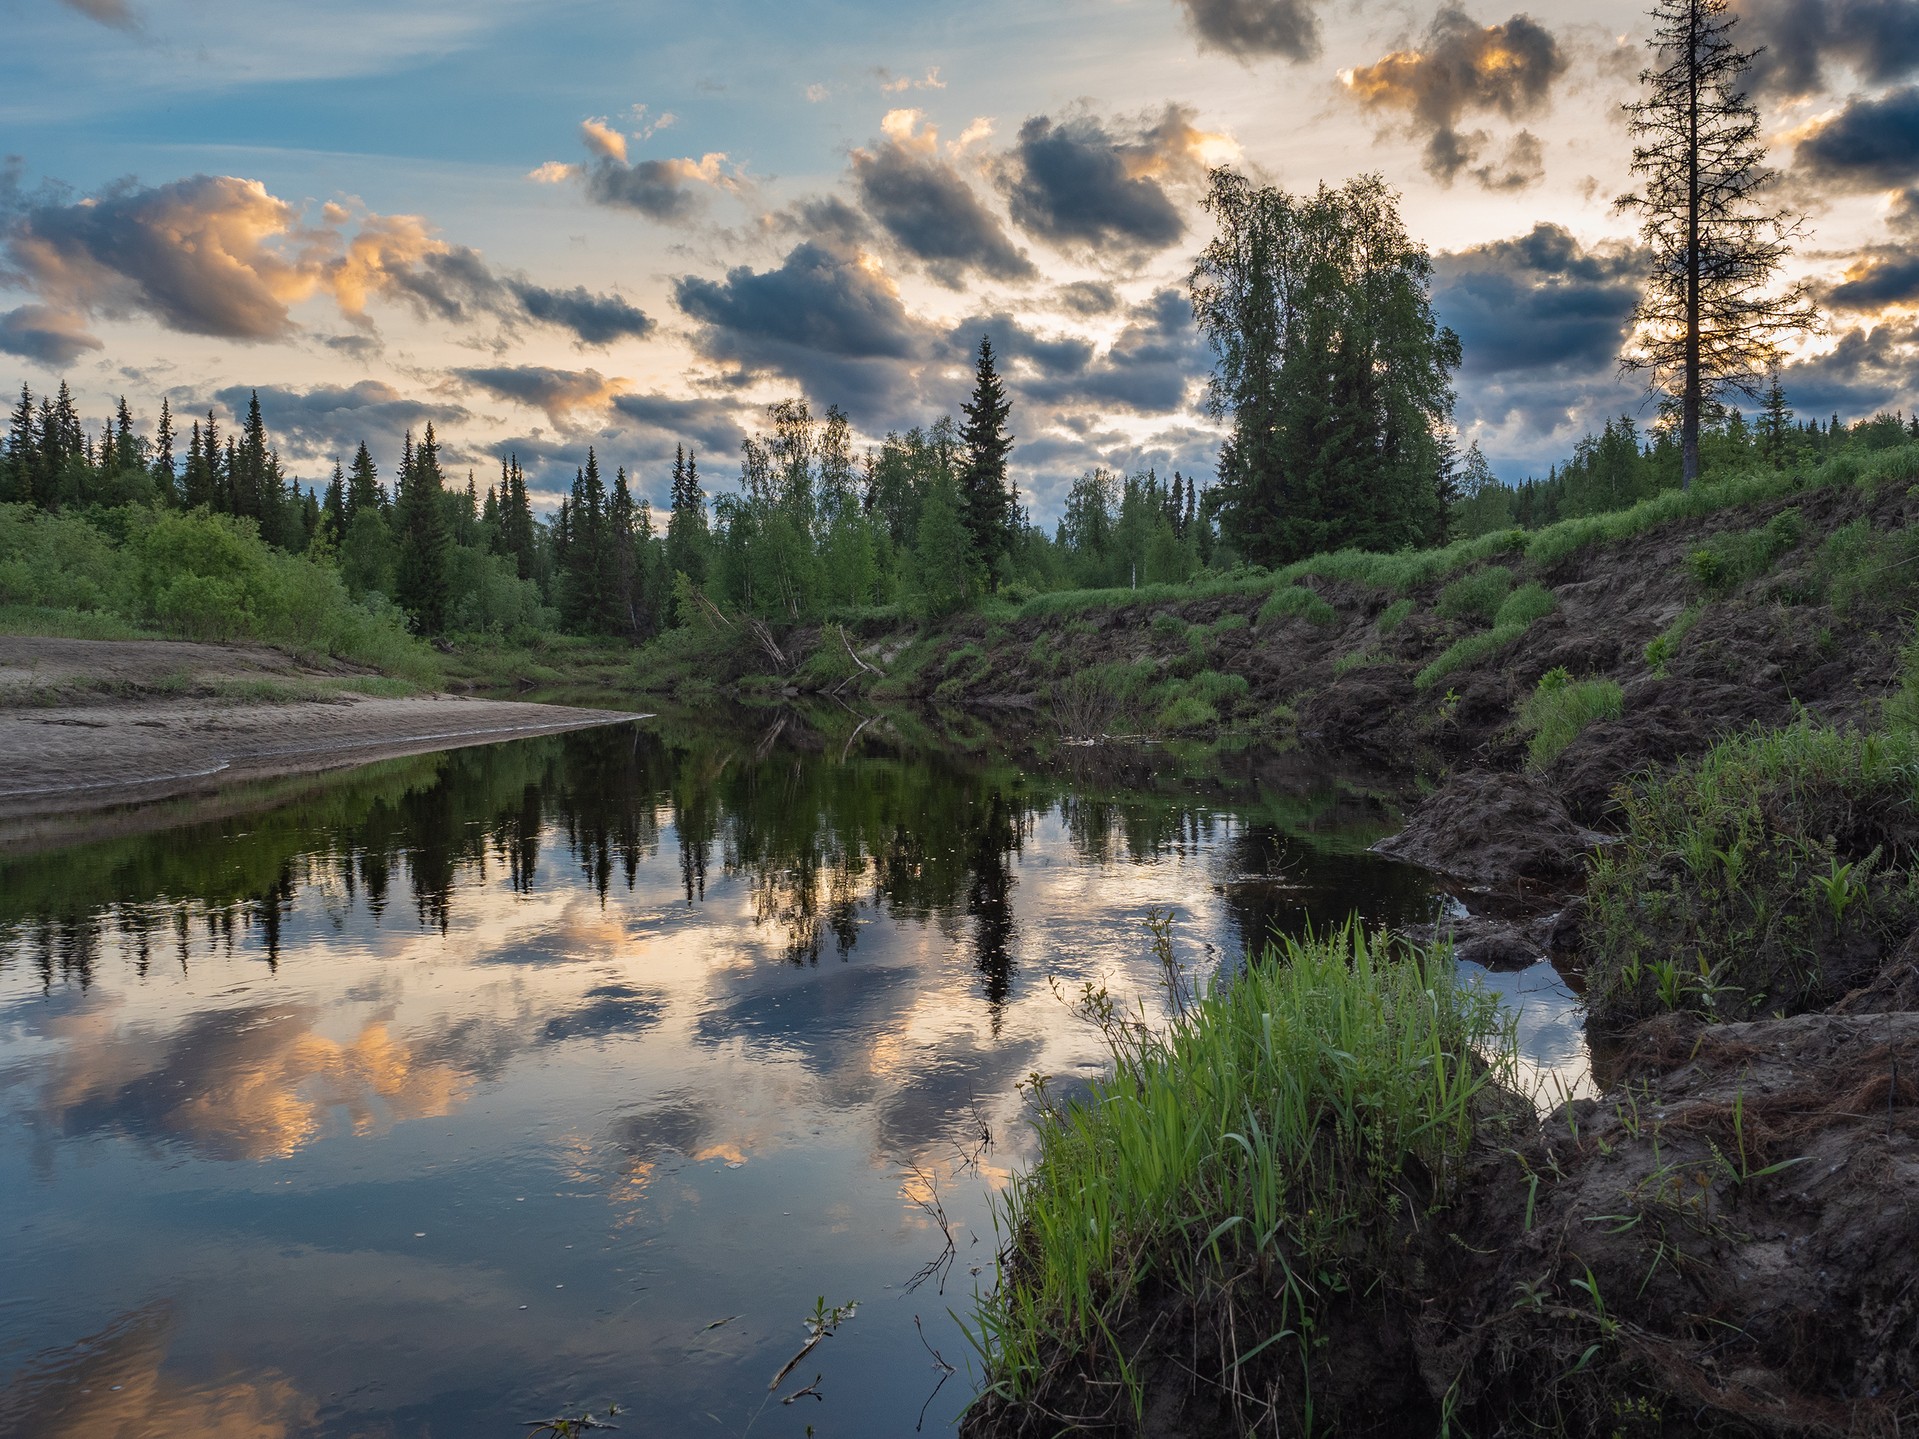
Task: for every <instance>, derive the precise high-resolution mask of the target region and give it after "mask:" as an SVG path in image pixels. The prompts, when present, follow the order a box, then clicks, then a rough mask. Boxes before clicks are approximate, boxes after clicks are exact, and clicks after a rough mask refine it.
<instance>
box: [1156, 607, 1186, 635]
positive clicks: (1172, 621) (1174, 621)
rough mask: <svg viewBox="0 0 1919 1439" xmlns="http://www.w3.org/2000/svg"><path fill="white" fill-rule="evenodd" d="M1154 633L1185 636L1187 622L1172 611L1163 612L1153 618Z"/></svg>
mask: <svg viewBox="0 0 1919 1439" xmlns="http://www.w3.org/2000/svg"><path fill="white" fill-rule="evenodd" d="M1152 628H1153V633H1155V634H1161V635H1183V634H1185V633H1186V621H1185V620H1183V619H1181V618H1180V617H1179V616H1178V615H1176V614H1174V613H1173V612H1172V611H1171V610H1161V611H1160V612H1159V613H1158V614H1156V615H1154V616H1153V625H1152Z"/></svg>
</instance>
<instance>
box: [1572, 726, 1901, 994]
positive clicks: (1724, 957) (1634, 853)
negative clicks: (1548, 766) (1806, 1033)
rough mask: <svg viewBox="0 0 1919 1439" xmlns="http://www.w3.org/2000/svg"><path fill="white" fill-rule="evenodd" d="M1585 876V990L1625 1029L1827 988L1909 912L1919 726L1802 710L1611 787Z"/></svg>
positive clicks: (1894, 936) (1875, 949) (1850, 976)
mask: <svg viewBox="0 0 1919 1439" xmlns="http://www.w3.org/2000/svg"><path fill="white" fill-rule="evenodd" d="M1621 813H1622V818H1623V821H1624V823H1623V826H1622V832H1621V839H1620V842H1619V843H1618V844H1615V845H1609V846H1607V847H1606V848H1605V849H1603V850H1602V851H1600V852H1599V854H1598V855H1597V856H1596V857H1595V859H1594V860H1593V864H1592V871H1591V876H1590V879H1589V882H1588V885H1587V891H1586V894H1587V905H1588V910H1589V916H1590V918H1589V923H1588V925H1587V927H1586V938H1585V943H1586V961H1587V963H1586V979H1587V1002H1588V1005H1589V1007H1590V1010H1591V1013H1592V1016H1593V1019H1594V1022H1595V1023H1597V1024H1599V1025H1601V1026H1602V1027H1604V1028H1619V1027H1623V1026H1624V1025H1627V1024H1630V1023H1632V1022H1633V1021H1635V1020H1638V1019H1640V1018H1643V1017H1644V1016H1646V1015H1648V1014H1652V1013H1656V1012H1659V1011H1664V1010H1694V1011H1698V1012H1700V1013H1704V1014H1709V1015H1712V1016H1715V1017H1717V1018H1721V1019H1748V1018H1754V1017H1759V1016H1763V1015H1766V1014H1770V1013H1773V1012H1775V1011H1778V1012H1784V1013H1795V1012H1797V1011H1799V1010H1801V1009H1804V1008H1806V1007H1808V1006H1811V1005H1817V1004H1822V1003H1829V1002H1831V1001H1832V1000H1833V999H1836V998H1837V997H1838V995H1839V994H1840V993H1843V992H1844V989H1845V987H1846V986H1847V985H1849V984H1850V983H1854V982H1858V980H1859V979H1860V978H1861V977H1862V976H1861V975H1860V974H1858V973H1855V971H1856V970H1858V969H1859V968H1860V967H1862V966H1863V967H1864V970H1865V971H1866V972H1868V973H1869V972H1870V971H1871V970H1872V969H1875V968H1876V967H1877V964H1878V957H1879V955H1880V954H1881V953H1883V952H1885V951H1886V948H1887V946H1889V945H1891V944H1893V943H1896V942H1898V941H1899V940H1901V939H1903V938H1904V937H1905V936H1906V935H1907V934H1908V933H1909V932H1910V931H1911V929H1912V926H1913V923H1914V922H1915V920H1916V919H1919V873H1916V872H1915V855H1914V843H1915V837H1919V734H1915V733H1913V732H1912V731H1910V730H1906V729H1903V728H1901V729H1895V730H1893V731H1892V732H1890V733H1885V734H1866V733H1860V732H1859V731H1856V730H1840V729H1833V728H1830V727H1829V726H1826V725H1823V724H1818V723H1815V722H1813V721H1812V720H1810V719H1800V720H1798V721H1797V722H1795V723H1793V724H1790V725H1787V726H1786V727H1785V728H1783V729H1778V730H1771V731H1752V732H1749V733H1746V734H1739V735H1734V736H1732V737H1730V738H1728V739H1725V740H1722V741H1721V742H1720V743H1719V744H1717V745H1715V746H1714V747H1713V748H1712V749H1711V750H1710V751H1709V752H1707V753H1706V754H1705V755H1704V756H1703V757H1701V758H1699V759H1697V760H1693V761H1689V762H1686V763H1683V764H1681V765H1680V766H1678V768H1676V769H1675V770H1674V771H1673V772H1672V773H1670V774H1668V775H1666V776H1664V777H1662V778H1659V779H1657V780H1653V781H1650V782H1647V783H1645V784H1643V785H1641V786H1640V787H1638V788H1637V789H1634V790H1632V791H1629V792H1627V793H1624V794H1623V795H1622V796H1621Z"/></svg>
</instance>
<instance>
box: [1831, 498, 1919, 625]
mask: <svg viewBox="0 0 1919 1439" xmlns="http://www.w3.org/2000/svg"><path fill="white" fill-rule="evenodd" d="M1811 569H1812V581H1813V584H1814V585H1815V586H1816V587H1817V590H1818V592H1819V594H1820V595H1821V596H1822V597H1823V598H1824V599H1825V601H1826V603H1827V604H1829V605H1831V606H1832V608H1833V609H1834V610H1836V611H1837V612H1838V613H1839V614H1841V615H1845V616H1850V615H1851V614H1853V612H1854V611H1855V610H1863V611H1865V612H1869V613H1881V612H1884V611H1886V610H1890V609H1893V608H1895V607H1898V606H1901V605H1904V604H1907V603H1910V601H1911V597H1912V594H1913V591H1914V589H1915V587H1919V531H1914V530H1912V529H1909V528H1901V529H1897V530H1890V531H1881V530H1878V529H1875V528H1874V527H1873V525H1872V522H1871V521H1870V520H1868V519H1866V518H1865V517H1864V516H1861V517H1860V518H1859V519H1856V520H1854V521H1853V522H1852V523H1851V524H1849V525H1845V526H1842V527H1841V528H1839V529H1836V530H1834V531H1833V532H1832V533H1831V534H1829V535H1827V536H1826V538H1825V540H1824V541H1823V542H1821V544H1820V546H1819V549H1818V552H1817V553H1816V554H1815V555H1814V556H1813V560H1812V567H1811Z"/></svg>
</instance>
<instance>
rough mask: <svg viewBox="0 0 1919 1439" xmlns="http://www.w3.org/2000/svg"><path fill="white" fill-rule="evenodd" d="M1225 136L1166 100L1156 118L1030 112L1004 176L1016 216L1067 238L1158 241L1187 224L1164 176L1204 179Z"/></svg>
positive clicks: (1155, 244)
mask: <svg viewBox="0 0 1919 1439" xmlns="http://www.w3.org/2000/svg"><path fill="white" fill-rule="evenodd" d="M1225 145H1226V142H1225V140H1224V138H1223V137H1221V136H1218V135H1209V134H1206V133H1205V132H1203V131H1200V130H1197V129H1195V128H1194V127H1193V124H1192V111H1190V110H1188V109H1186V108H1185V107H1183V106H1179V105H1168V106H1167V107H1166V109H1165V110H1164V111H1163V112H1162V113H1161V114H1160V115H1159V117H1158V118H1157V119H1154V120H1151V121H1150V122H1140V123H1137V126H1136V128H1135V127H1131V126H1128V125H1127V124H1126V123H1125V122H1109V121H1104V120H1101V119H1099V118H1098V117H1096V116H1093V115H1090V114H1088V115H1076V116H1073V117H1071V118H1069V119H1065V120H1061V121H1058V122H1055V121H1054V120H1053V119H1052V118H1051V117H1049V116H1046V115H1035V116H1033V117H1032V118H1031V119H1029V120H1027V121H1026V123H1025V124H1023V125H1021V126H1020V129H1019V138H1018V140H1017V141H1016V142H1015V144H1014V146H1013V149H1012V150H1011V151H1010V152H1009V153H1008V154H1007V155H1006V156H1005V157H1004V160H1003V163H1002V166H1001V172H1000V173H1001V184H1002V185H1003V187H1004V188H1005V190H1006V194H1007V199H1008V202H1009V203H1010V205H1011V208H1012V214H1013V219H1014V221H1015V222H1016V223H1017V224H1018V225H1019V226H1020V227H1021V228H1022V229H1024V230H1026V231H1027V232H1028V233H1029V234H1033V235H1037V236H1039V237H1040V238H1042V239H1046V240H1050V241H1052V242H1053V243H1054V244H1058V245H1068V246H1077V245H1084V246H1092V247H1113V246H1117V247H1121V248H1125V249H1128V250H1134V251H1139V250H1162V249H1165V248H1166V247H1167V246H1168V245H1172V244H1175V243H1177V242H1178V241H1179V239H1180V237H1181V236H1182V235H1184V234H1185V233H1186V221H1185V219H1184V218H1183V217H1182V216H1181V214H1180V210H1179V207H1178V206H1176V205H1175V204H1174V203H1173V200H1172V197H1171V196H1169V195H1168V194H1167V186H1168V185H1179V184H1182V183H1187V182H1191V181H1196V180H1198V179H1199V178H1201V177H1202V176H1203V174H1204V172H1205V166H1206V162H1207V159H1208V157H1209V155H1211V154H1213V153H1215V152H1217V151H1219V150H1221V149H1222V148H1223V147H1224V146H1225Z"/></svg>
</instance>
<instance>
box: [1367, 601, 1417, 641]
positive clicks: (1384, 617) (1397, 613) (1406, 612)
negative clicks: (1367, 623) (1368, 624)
mask: <svg viewBox="0 0 1919 1439" xmlns="http://www.w3.org/2000/svg"><path fill="white" fill-rule="evenodd" d="M1412 612H1413V602H1412V601H1411V600H1394V601H1393V602H1392V603H1391V604H1389V605H1387V606H1386V608H1385V609H1383V610H1381V611H1380V612H1379V618H1378V619H1377V620H1376V621H1374V625H1375V627H1376V628H1377V629H1378V631H1379V632H1380V633H1381V634H1382V635H1389V634H1391V633H1392V632H1393V631H1394V630H1396V629H1398V628H1399V627H1400V626H1401V625H1403V624H1405V623H1406V620H1407V617H1408V616H1410V615H1411V614H1412Z"/></svg>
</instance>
